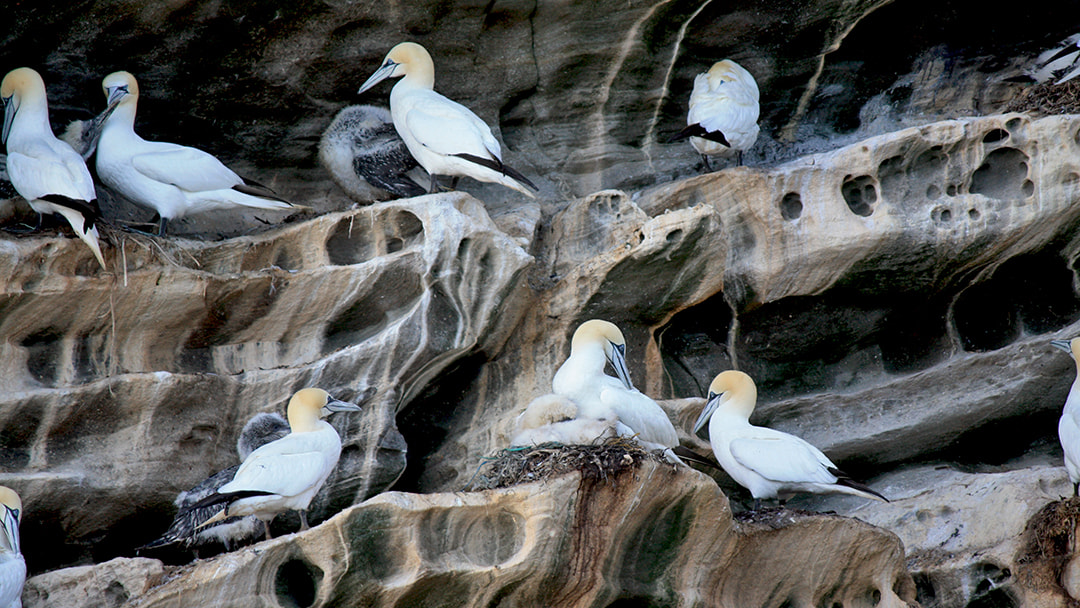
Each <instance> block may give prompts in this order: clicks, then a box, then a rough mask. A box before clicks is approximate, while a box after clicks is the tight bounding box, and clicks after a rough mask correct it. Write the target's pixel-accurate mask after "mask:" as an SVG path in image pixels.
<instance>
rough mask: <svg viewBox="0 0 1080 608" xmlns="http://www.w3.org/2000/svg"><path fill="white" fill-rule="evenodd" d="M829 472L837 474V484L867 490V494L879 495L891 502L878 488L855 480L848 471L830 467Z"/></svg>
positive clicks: (862, 490) (861, 490)
mask: <svg viewBox="0 0 1080 608" xmlns="http://www.w3.org/2000/svg"><path fill="white" fill-rule="evenodd" d="M829 472H830V473H832V474H833V475H836V483H837V485H841V486H847V487H849V488H853V489H855V490H859V491H860V492H866V493H867V494H873V495H874V496H877V497H878V498H880V499H881V500H884V501H885V502H889V499H888V498H885V497H884V496H883V495H882V494H881V493H880V492H878V491H877V490H875V489H873V488H871V487H870V486H868V485H866V484H865V483H862V482H860V481H855V480H854V479H852V478H851V476H850V475H848V474H847V473H845V472H843V471H841V470H840V469H836V468H829Z"/></svg>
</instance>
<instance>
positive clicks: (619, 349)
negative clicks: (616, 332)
mask: <svg viewBox="0 0 1080 608" xmlns="http://www.w3.org/2000/svg"><path fill="white" fill-rule="evenodd" d="M610 362H611V367H613V368H615V375H617V376H618V377H619V380H622V383H623V386H625V387H626V388H627V389H628V390H631V391H632V390H634V383H633V382H631V381H630V370H629V369H627V368H626V345H625V344H615V343H612V344H611V359H610Z"/></svg>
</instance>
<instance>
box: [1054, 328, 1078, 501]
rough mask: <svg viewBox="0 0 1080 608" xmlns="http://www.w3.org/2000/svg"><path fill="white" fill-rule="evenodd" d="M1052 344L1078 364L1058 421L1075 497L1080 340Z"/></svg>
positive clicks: (1066, 466)
mask: <svg viewBox="0 0 1080 608" xmlns="http://www.w3.org/2000/svg"><path fill="white" fill-rule="evenodd" d="M1050 344H1052V345H1054V346H1056V347H1058V348H1060V349H1061V350H1063V351H1065V352H1067V353H1069V355H1071V356H1072V358H1073V360H1074V361H1075V362H1076V369H1077V377H1076V379H1075V380H1073V383H1072V388H1070V389H1069V396H1068V397H1066V398H1065V407H1064V408H1063V409H1062V411H1061V419H1060V420H1058V439H1059V440H1060V441H1061V449H1062V450H1064V451H1065V471H1066V472H1068V474H1069V481H1071V482H1072V484H1073V496H1080V338H1073V339H1072V340H1053V341H1051V342H1050Z"/></svg>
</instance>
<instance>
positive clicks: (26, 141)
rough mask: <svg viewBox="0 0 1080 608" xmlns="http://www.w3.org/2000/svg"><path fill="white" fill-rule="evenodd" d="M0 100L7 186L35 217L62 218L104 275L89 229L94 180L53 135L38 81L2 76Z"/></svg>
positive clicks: (29, 75)
mask: <svg viewBox="0 0 1080 608" xmlns="http://www.w3.org/2000/svg"><path fill="white" fill-rule="evenodd" d="M0 97H3V100H4V129H3V137H2V138H0V139H2V140H3V142H4V143H5V144H7V173H8V179H10V180H11V185H12V186H13V187H14V188H15V190H16V191H17V192H18V193H19V195H20V196H22V197H23V198H24V199H26V202H27V203H29V204H30V208H31V209H33V210H34V211H36V212H37V213H38V214H39V215H41V214H51V213H57V214H59V215H62V216H64V219H66V220H67V221H68V223H69V224H71V228H72V230H74V231H75V236H77V237H79V238H80V239H82V240H83V242H84V243H86V245H87V246H88V247H90V250H91V251H93V252H94V257H95V258H97V261H98V263H99V264H101V268H102V269H104V268H105V258H104V257H102V255H101V246H100V245H99V244H98V230H97V226H95V225H94V224H95V223H96V222H97V221H98V220H100V219H101V211H100V210H99V209H98V204H97V193H96V192H95V190H94V180H93V178H92V177H90V171H89V170H88V169H87V168H86V163H85V162H84V161H83V158H82V157H81V156H79V154H78V153H77V152H75V150H74V149H72V147H71V146H69V145H68V144H66V143H64V142H62V141H60V140H59V139H57V138H56V136H55V135H53V132H52V127H51V126H50V125H49V104H48V100H47V99H46V97H45V82H44V81H43V80H42V79H41V75H40V74H38V73H37V72H35V71H34V70H32V69H30V68H18V69H15V70H12V71H10V72H8V74H7V76H4V80H3V82H0ZM38 225H40V217H39V222H38Z"/></svg>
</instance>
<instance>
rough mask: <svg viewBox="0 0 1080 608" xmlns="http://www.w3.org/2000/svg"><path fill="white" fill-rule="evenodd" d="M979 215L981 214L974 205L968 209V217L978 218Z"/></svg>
mask: <svg viewBox="0 0 1080 608" xmlns="http://www.w3.org/2000/svg"><path fill="white" fill-rule="evenodd" d="M980 215H981V214H980V213H979V210H978V209H975V208H974V207H973V208H971V209H968V217H969V218H971V219H973V220H977V219H979V216H980Z"/></svg>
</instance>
